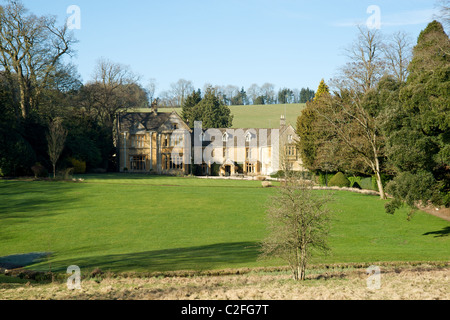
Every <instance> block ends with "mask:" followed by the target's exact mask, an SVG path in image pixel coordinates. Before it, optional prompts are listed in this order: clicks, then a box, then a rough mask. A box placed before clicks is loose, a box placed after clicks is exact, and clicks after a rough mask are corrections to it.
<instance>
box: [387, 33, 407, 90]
mask: <svg viewBox="0 0 450 320" xmlns="http://www.w3.org/2000/svg"><path fill="white" fill-rule="evenodd" d="M382 50H383V53H384V59H385V61H386V67H387V70H388V71H389V73H390V74H391V75H393V76H394V78H395V79H396V80H397V81H399V82H405V81H406V79H407V77H408V66H409V63H410V62H411V58H412V46H411V42H410V40H409V37H408V35H407V34H406V33H404V32H397V33H395V34H394V35H393V36H392V38H391V40H389V41H387V42H386V43H385V44H384V45H383V48H382Z"/></svg>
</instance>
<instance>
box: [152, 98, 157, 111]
mask: <svg viewBox="0 0 450 320" xmlns="http://www.w3.org/2000/svg"><path fill="white" fill-rule="evenodd" d="M151 108H152V111H153V112H154V113H156V114H158V99H155V100H154V101H153V102H152V106H151Z"/></svg>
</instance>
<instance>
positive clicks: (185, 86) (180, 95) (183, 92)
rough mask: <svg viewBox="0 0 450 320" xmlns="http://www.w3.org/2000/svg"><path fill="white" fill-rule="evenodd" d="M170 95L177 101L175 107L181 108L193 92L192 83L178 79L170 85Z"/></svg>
mask: <svg viewBox="0 0 450 320" xmlns="http://www.w3.org/2000/svg"><path fill="white" fill-rule="evenodd" d="M170 88H171V93H172V95H173V97H174V98H176V100H177V105H178V106H179V107H181V106H182V105H183V103H184V101H185V100H186V98H187V96H188V95H190V94H191V93H192V91H194V90H195V88H194V85H193V84H192V81H189V80H185V79H180V80H178V81H177V82H176V83H172V84H171V85H170Z"/></svg>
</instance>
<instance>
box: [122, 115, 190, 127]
mask: <svg viewBox="0 0 450 320" xmlns="http://www.w3.org/2000/svg"><path fill="white" fill-rule="evenodd" d="M173 116H176V117H177V118H179V121H180V122H182V123H184V121H183V120H182V119H181V117H180V116H179V115H178V114H177V113H176V112H175V111H173V112H171V113H169V112H124V113H119V116H118V122H119V131H120V132H125V131H127V132H139V131H158V129H160V128H161V126H163V125H164V124H165V123H167V122H168V121H169V120H170V118H171V117H173Z"/></svg>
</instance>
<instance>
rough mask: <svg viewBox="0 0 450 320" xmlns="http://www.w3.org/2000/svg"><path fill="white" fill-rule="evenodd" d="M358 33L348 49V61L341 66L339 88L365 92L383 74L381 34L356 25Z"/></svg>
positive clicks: (374, 84) (373, 85) (372, 86)
mask: <svg viewBox="0 0 450 320" xmlns="http://www.w3.org/2000/svg"><path fill="white" fill-rule="evenodd" d="M358 30H359V35H358V38H357V41H355V42H354V43H353V44H352V45H351V46H350V47H349V48H348V49H346V55H347V57H348V59H349V62H348V63H347V64H346V65H345V66H343V67H342V68H341V77H340V78H338V82H339V86H340V87H341V88H346V89H352V90H354V91H357V92H367V91H369V90H370V89H372V88H374V87H375V86H376V84H377V83H378V81H379V80H380V79H381V77H382V76H383V74H384V60H383V57H382V53H383V52H382V44H381V40H382V39H381V34H380V33H379V31H378V30H376V29H375V30H371V29H368V28H365V27H361V26H359V27H358Z"/></svg>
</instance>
